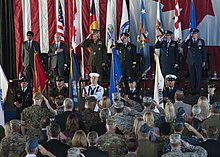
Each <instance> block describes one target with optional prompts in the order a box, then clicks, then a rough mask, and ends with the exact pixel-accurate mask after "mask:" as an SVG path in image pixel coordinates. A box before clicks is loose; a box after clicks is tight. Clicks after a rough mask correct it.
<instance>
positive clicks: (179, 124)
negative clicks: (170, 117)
mask: <svg viewBox="0 0 220 157" xmlns="http://www.w3.org/2000/svg"><path fill="white" fill-rule="evenodd" d="M183 129H184V124H183V122H178V121H177V122H174V123H173V130H174V131H175V132H180V131H183Z"/></svg>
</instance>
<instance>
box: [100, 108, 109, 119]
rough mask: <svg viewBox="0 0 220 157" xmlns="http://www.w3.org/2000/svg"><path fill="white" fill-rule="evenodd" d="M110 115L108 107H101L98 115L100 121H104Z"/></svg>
mask: <svg viewBox="0 0 220 157" xmlns="http://www.w3.org/2000/svg"><path fill="white" fill-rule="evenodd" d="M110 116H111V112H110V110H109V109H108V108H103V109H102V110H101V111H100V112H99V117H100V118H101V120H102V121H104V122H105V121H106V119H107V118H108V117H110Z"/></svg>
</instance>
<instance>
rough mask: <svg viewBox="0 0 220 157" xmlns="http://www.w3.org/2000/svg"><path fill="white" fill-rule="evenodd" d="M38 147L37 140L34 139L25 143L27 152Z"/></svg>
mask: <svg viewBox="0 0 220 157" xmlns="http://www.w3.org/2000/svg"><path fill="white" fill-rule="evenodd" d="M37 147H38V140H37V138H36V137H34V138H31V139H30V140H28V141H27V142H26V149H27V150H34V149H35V148H37Z"/></svg>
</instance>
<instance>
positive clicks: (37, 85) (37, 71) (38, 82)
mask: <svg viewBox="0 0 220 157" xmlns="http://www.w3.org/2000/svg"><path fill="white" fill-rule="evenodd" d="M46 83H47V77H46V75H45V73H44V69H43V67H42V65H41V62H40V58H39V55H38V52H35V53H34V74H33V93H36V92H41V93H43V91H44V89H45V87H46Z"/></svg>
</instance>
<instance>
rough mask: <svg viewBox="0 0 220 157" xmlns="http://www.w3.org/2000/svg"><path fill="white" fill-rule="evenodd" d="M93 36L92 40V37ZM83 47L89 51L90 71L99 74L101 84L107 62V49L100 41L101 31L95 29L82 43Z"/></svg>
mask: <svg viewBox="0 0 220 157" xmlns="http://www.w3.org/2000/svg"><path fill="white" fill-rule="evenodd" d="M91 35H92V39H90V36H91ZM81 47H84V48H88V49H89V51H90V52H89V60H88V64H89V66H90V71H91V72H95V73H99V74H100V78H99V83H100V84H102V82H103V72H102V70H103V68H102V67H103V66H105V62H106V60H107V49H106V46H105V43H104V42H103V41H102V40H101V39H100V33H99V30H97V29H93V30H92V33H90V34H89V35H88V36H87V38H86V39H85V40H84V41H83V42H82V43H81Z"/></svg>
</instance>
